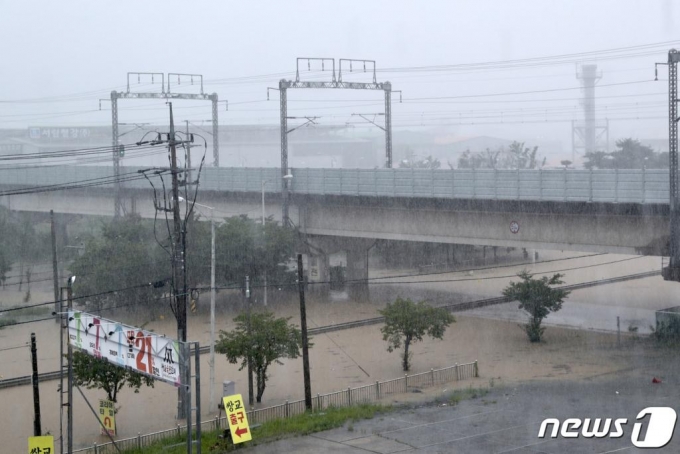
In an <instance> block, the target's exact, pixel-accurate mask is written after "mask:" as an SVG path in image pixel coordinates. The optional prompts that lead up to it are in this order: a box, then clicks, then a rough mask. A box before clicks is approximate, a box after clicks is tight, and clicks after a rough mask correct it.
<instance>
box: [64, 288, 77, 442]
mask: <svg viewBox="0 0 680 454" xmlns="http://www.w3.org/2000/svg"><path fill="white" fill-rule="evenodd" d="M75 280H76V277H75V276H71V277H69V278H68V286H67V290H66V300H67V305H68V306H67V308H68V311H67V316H66V320H67V325H66V329H67V333H68V313H70V312H71V310H72V309H73V282H75ZM66 341H67V342H68V350H67V351H68V404H67V405H68V408H67V413H66V415H67V416H66V424H67V425H68V441H67V445H66V446H67V452H68V453H69V454H70V453H72V452H73V347H72V346H71V342H70V341H69V339H68V336H67V338H66Z"/></svg>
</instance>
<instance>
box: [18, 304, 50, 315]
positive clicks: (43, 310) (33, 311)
mask: <svg viewBox="0 0 680 454" xmlns="http://www.w3.org/2000/svg"><path fill="white" fill-rule="evenodd" d="M51 313H52V309H51V308H49V307H45V306H36V307H27V308H24V309H17V310H15V311H12V316H13V317H36V316H39V315H48V314H51Z"/></svg>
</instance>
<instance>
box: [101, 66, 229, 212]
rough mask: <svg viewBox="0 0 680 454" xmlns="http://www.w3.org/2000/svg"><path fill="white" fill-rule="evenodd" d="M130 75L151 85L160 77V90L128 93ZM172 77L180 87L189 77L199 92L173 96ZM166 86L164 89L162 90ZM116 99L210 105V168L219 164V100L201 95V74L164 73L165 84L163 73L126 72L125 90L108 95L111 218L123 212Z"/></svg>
mask: <svg viewBox="0 0 680 454" xmlns="http://www.w3.org/2000/svg"><path fill="white" fill-rule="evenodd" d="M130 76H133V77H134V76H136V77H137V80H138V81H140V78H141V77H142V76H150V77H151V82H152V83H154V82H155V79H156V78H158V77H160V80H161V91H160V93H158V92H146V93H144V92H142V93H140V92H132V91H130ZM173 78H176V80H177V85H180V83H181V80H182V78H185V79H186V78H189V79H190V84H192V85H193V84H194V79H196V80H199V81H200V87H201V92H200V93H173V91H172V90H173V89H176V87H173V86H172V85H171V80H172V79H173ZM166 87H167V90H166ZM119 99H166V100H173V99H187V100H197V101H201V100H205V101H211V102H212V128H213V134H212V139H213V143H212V147H213V166H214V167H219V165H220V141H219V134H218V127H219V125H218V115H217V103H218V102H219V98H218V96H217V93H212V94H207V93H204V92H203V76H202V75H201V74H181V73H168V74H167V84H166V75H165V74H164V73H148V72H147V73H145V72H129V73H127V90H126V91H115V90H114V91H112V92H111V140H112V145H113V174H114V177H115V180H116V181H115V186H114V191H115V207H114V216H115V217H119V216H120V214H121V212H122V211H124V206H123V201H122V198H121V189H120V153H119V149H118V147H119V144H118V125H119V123H118V100H119Z"/></svg>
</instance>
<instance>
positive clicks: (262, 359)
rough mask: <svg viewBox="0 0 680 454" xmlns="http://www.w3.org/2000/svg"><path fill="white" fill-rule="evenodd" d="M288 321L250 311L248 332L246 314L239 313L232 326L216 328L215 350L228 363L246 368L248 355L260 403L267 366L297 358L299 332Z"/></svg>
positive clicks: (300, 344)
mask: <svg viewBox="0 0 680 454" xmlns="http://www.w3.org/2000/svg"><path fill="white" fill-rule="evenodd" d="M289 320H290V317H288V318H275V317H274V314H273V313H272V312H259V313H253V314H251V316H250V334H249V333H248V318H247V315H246V314H241V315H239V316H238V317H236V318H235V319H234V321H235V322H236V328H234V329H233V330H231V331H228V332H227V331H221V330H220V339H219V341H218V342H217V343H216V344H215V351H217V352H218V353H222V354H225V355H226V356H227V360H228V361H229V362H230V363H232V364H236V363H237V362H239V361H240V362H241V367H240V368H239V370H242V369H244V368H245V367H248V358H251V362H252V369H253V372H254V373H255V376H256V381H257V396H256V397H257V402H258V403H259V402H262V394H264V389H265V387H266V385H267V379H268V378H269V376H268V375H267V370H268V368H269V366H270V365H271V364H272V363H277V364H282V363H281V361H280V358H297V357H298V356H299V355H300V348H302V334H301V332H300V330H299V329H297V328H296V327H295V326H294V325H291V324H290V323H288V321H289ZM310 346H311V344H310Z"/></svg>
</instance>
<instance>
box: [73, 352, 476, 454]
mask: <svg viewBox="0 0 680 454" xmlns="http://www.w3.org/2000/svg"><path fill="white" fill-rule="evenodd" d="M478 377H479V365H478V363H477V361H475V362H473V363H467V364H455V365H453V366H450V367H445V368H443V369H430V370H429V371H428V372H421V373H419V374H413V375H408V374H406V375H404V376H403V377H399V378H395V379H393V380H387V381H383V382H380V381H376V382H375V383H372V384H370V385H365V386H359V387H358V388H347V389H345V390H342V391H336V392H332V393H328V394H317V395H316V396H313V397H312V410H313V411H320V410H325V409H327V408H330V407H336V408H337V407H349V406H352V405H358V404H362V403H370V402H375V401H378V400H380V399H381V398H383V397H385V396H387V395H390V394H399V393H406V392H408V390H409V389H419V388H426V387H431V386H435V385H440V384H444V383H449V382H452V381H461V380H468V379H472V378H478ZM305 411H306V409H305V401H304V400H296V401H293V402H289V401H286V403H284V404H281V405H275V406H273V407H267V408H259V409H255V410H250V411H248V412H247V415H248V421H249V422H250V423H251V424H262V423H265V422H268V421H273V420H276V419H283V418H290V417H292V416H296V415H300V414H303V413H304V412H305ZM226 427H227V417H226V416H224V417H221V418H220V417H216V418H215V419H211V420H208V421H205V422H202V423H201V431H209V430H217V429H221V428H226ZM185 434H186V425H184V426H182V425H177V427H174V428H172V429H167V430H162V431H159V432H153V433H150V434H145V435H142V434H141V433H140V434H137V436H136V437H131V438H124V439H121V440H116V445H117V446H118V448H119V449H121V450H126V449H142V448H144V447H146V446H149V445H150V444H152V443H154V442H156V441H159V440H162V439H165V438H168V437H173V436H177V437H180V436H181V435H185ZM73 452H74V453H82V454H114V453H117V452H118V451H117V450H116V447H115V446H114V445H113V443H110V442H109V443H104V444H101V445H98V444H97V443H94V444H93V445H92V446H88V447H86V448H81V449H76V450H74V451H73Z"/></svg>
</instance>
